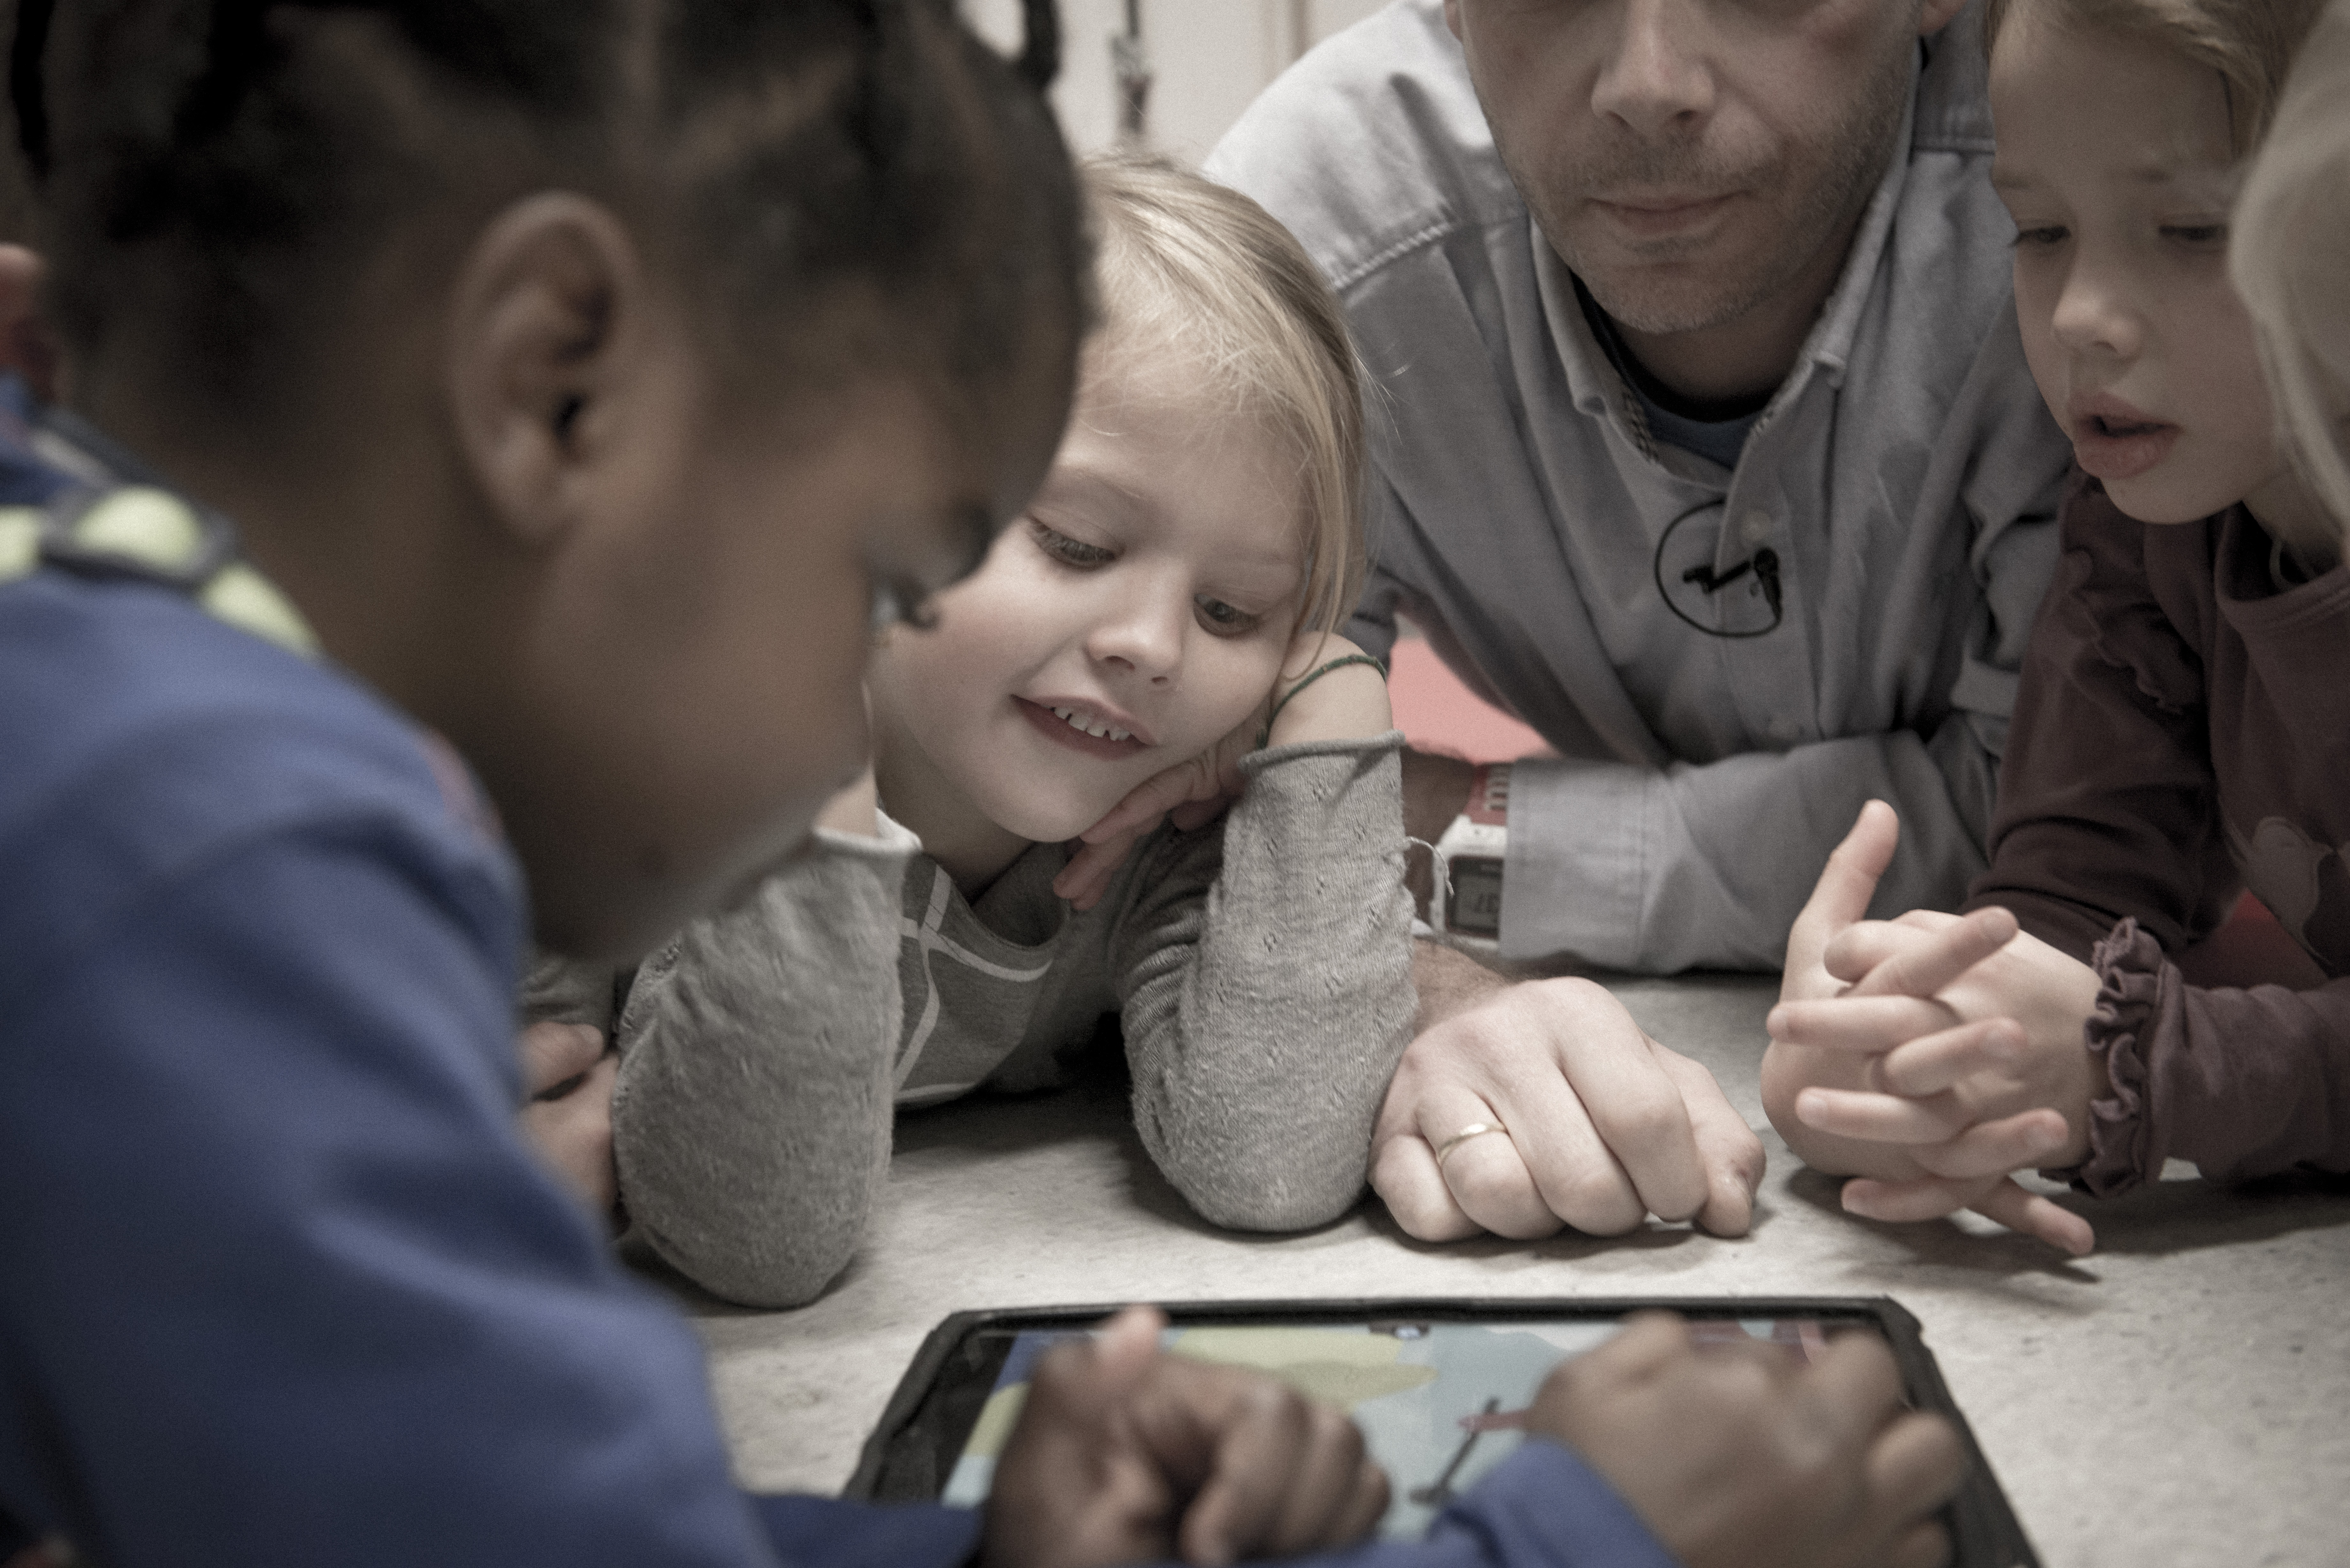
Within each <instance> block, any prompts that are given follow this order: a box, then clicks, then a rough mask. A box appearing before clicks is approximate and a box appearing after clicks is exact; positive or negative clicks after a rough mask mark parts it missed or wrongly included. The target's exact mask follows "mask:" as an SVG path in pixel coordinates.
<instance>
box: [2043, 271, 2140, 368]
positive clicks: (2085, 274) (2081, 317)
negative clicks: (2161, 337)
mask: <svg viewBox="0 0 2350 1568" xmlns="http://www.w3.org/2000/svg"><path fill="white" fill-rule="evenodd" d="M2050 327H2051V329H2052V330H2053V331H2054V333H2055V336H2056V341H2057V342H2058V343H2060V344H2062V345H2063V346H2064V348H2068V349H2070V350H2072V351H2073V352H2074V353H2075V354H2109V355H2112V356H2114V357H2115V358H2122V359H2135V358H2137V355H2138V351H2139V350H2140V349H2141V348H2144V347H2145V346H2146V318H2145V317H2143V316H2142V315H2141V314H2139V312H2138V309H2137V305H2136V303H2135V302H2134V300H2133V299H2132V298H2131V296H2130V293H2129V290H2128V287H2127V286H2126V282H2125V280H2124V279H2123V278H2122V277H2121V276H2120V275H2118V274H2117V273H2116V271H2115V270H2114V269H2112V268H2109V267H2104V266H2095V265H2087V264H2086V263H2078V264H2075V265H2074V267H2073V270H2072V271H2071V272H2070V273H2068V274H2066V275H2065V278H2064V290H2063V292H2062V293H2060V294H2058V295H2057V296H2056V310H2055V316H2054V319H2053V320H2052V321H2051V322H2050Z"/></svg>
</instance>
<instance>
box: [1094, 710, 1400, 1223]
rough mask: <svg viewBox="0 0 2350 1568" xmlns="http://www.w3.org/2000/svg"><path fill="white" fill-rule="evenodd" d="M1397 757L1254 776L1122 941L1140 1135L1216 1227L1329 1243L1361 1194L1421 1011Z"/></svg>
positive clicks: (1289, 761)
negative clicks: (1381, 1113) (1325, 1235)
mask: <svg viewBox="0 0 2350 1568" xmlns="http://www.w3.org/2000/svg"><path fill="white" fill-rule="evenodd" d="M1399 743H1400V737H1399V736H1395V735H1393V734H1392V732H1390V733H1389V734H1388V735H1387V736H1383V737H1381V738H1380V739H1378V740H1377V741H1371V742H1350V743H1336V742H1333V743H1330V744H1329V745H1327V746H1326V747H1325V748H1321V749H1317V750H1315V751H1308V752H1303V753H1297V752H1293V753H1287V754H1285V755H1284V754H1279V753H1275V754H1262V755H1260V757H1259V758H1257V759H1253V760H1252V761H1251V762H1250V763H1249V764H1248V766H1249V768H1250V769H1251V774H1252V776H1251V778H1250V782H1249V787H1248V789H1247V791H1246V793H1245V794H1243V796H1242V797H1241V800H1240V802H1239V804H1238V805H1235V806H1234V808H1233V810H1232V813H1231V815H1229V816H1228V817H1227V818H1226V820H1225V822H1224V825H1223V827H1222V835H1221V839H1218V838H1215V837H1212V836H1210V835H1206V834H1202V835H1200V836H1196V837H1195V838H1193V839H1192V840H1191V841H1189V842H1188V843H1187V842H1185V841H1180V840H1179V841H1170V849H1172V850H1174V851H1176V852H1179V853H1180V854H1181V856H1182V858H1181V859H1180V860H1171V859H1170V860H1169V861H1167V862H1165V863H1163V864H1162V865H1161V866H1158V867H1149V868H1147V871H1146V875H1149V877H1151V881H1150V882H1149V886H1148V889H1147V891H1146V892H1145V893H1144V894H1143V895H1142V897H1141V898H1139V899H1138V900H1137V903H1136V907H1135V908H1134V909H1132V910H1131V911H1130V912H1129V913H1128V915H1127V917H1126V919H1125V920H1124V923H1123V925H1122V927H1121V929H1120V930H1119V931H1118V934H1117V937H1116V939H1115V941H1116V949H1115V955H1114V961H1115V963H1116V965H1117V972H1118V974H1119V976H1120V977H1121V981H1120V983H1121V989H1122V990H1123V991H1124V992H1125V993H1126V998H1127V999H1126V1002H1125V1010H1124V1022H1125V1025H1126V1036H1127V1051H1128V1058H1129V1060H1130V1062H1131V1063H1132V1065H1133V1069H1134V1083H1135V1109H1136V1120H1137V1124H1138V1127H1139V1130H1140V1132H1141V1134H1142V1137H1143V1140H1144V1143H1145V1145H1146V1147H1149V1150H1150V1153H1151V1156H1152V1158H1154V1159H1155V1160H1157V1161H1158V1163H1159V1168H1160V1169H1161V1170H1162V1171H1164V1172H1165V1173H1166V1174H1167V1176H1168V1179H1170V1181H1172V1182H1173V1183H1174V1184H1175V1186H1176V1188H1177V1189H1178V1190H1180V1191H1181V1192H1182V1193H1183V1195H1184V1197H1185V1198H1186V1199H1189V1200H1190V1201H1191V1204H1192V1206H1193V1207H1195V1208H1196V1209H1198V1210H1200V1211H1201V1213H1202V1214H1204V1215H1205V1216H1207V1217H1208V1218H1209V1219H1211V1220H1215V1221H1216V1222H1217V1223H1219V1224H1224V1225H1231V1226H1235V1227H1238V1228H1243V1229H1249V1230H1291V1229H1297V1228H1300V1227H1304V1226H1307V1225H1315V1224H1320V1223H1324V1222H1326V1221H1327V1220H1331V1219H1334V1218H1336V1216H1337V1215H1339V1214H1341V1213H1344V1212H1345V1211H1346V1210H1347V1209H1348V1208H1350V1207H1351V1206H1352V1205H1353V1204H1354V1203H1355V1201H1356V1200H1357V1198H1358V1197H1359V1196H1360V1194H1361V1191H1362V1187H1363V1183H1364V1179H1365V1173H1366V1168H1367V1162H1368V1158H1369V1152H1370V1137H1371V1129H1372V1126H1373V1124H1374V1122H1375V1121H1376V1119H1377V1117H1378V1107H1379V1104H1380V1101H1381V1099H1382V1097H1383V1096H1385V1094H1386V1090H1387V1084H1388V1079H1389V1078H1390V1077H1391V1076H1393V1075H1394V1072H1395V1065H1396V1062H1397V1061H1398V1059H1399V1057H1400V1056H1401V1054H1402V1053H1403V1048H1404V1047H1405V1045H1407V1044H1409V1042H1410V1038H1411V1026H1412V1018H1413V1013H1414V1012H1415V1009H1416V998H1415V994H1414V992H1413V990H1412V981H1411V907H1410V902H1409V895H1408V894H1406V893H1405V892H1404V890H1403V884H1402V847H1403V845H1402V837H1403V836H1402V828H1401V818H1400V806H1399V804H1398V801H1399V796H1398V789H1399V785H1398V782H1397V761H1396V757H1397V751H1398V747H1399ZM1219 847H1221V853H1219Z"/></svg>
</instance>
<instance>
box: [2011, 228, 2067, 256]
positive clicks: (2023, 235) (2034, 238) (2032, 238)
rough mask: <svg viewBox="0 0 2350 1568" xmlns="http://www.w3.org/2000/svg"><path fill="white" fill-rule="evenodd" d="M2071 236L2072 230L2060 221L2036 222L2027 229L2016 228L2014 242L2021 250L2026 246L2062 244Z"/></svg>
mask: <svg viewBox="0 0 2350 1568" xmlns="http://www.w3.org/2000/svg"><path fill="white" fill-rule="evenodd" d="M2071 237H2072V232H2071V231H2070V230H2068V229H2066V228H2065V227H2064V225H2063V224H2062V223H2036V224H2034V225H2033V226H2032V227H2031V228H2028V229H2026V228H2019V229H2017V230H2016V231H2015V244H2016V248H2017V249H2018V250H2022V249H2023V248H2025V247H2027V246H2038V245H2054V244H2063V243H2064V241H2065V240H2067V239H2069V238H2071Z"/></svg>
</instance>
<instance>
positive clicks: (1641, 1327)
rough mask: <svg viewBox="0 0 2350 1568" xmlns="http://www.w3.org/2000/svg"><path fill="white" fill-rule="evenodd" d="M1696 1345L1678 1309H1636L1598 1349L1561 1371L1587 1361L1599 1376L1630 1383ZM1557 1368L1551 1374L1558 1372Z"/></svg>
mask: <svg viewBox="0 0 2350 1568" xmlns="http://www.w3.org/2000/svg"><path fill="white" fill-rule="evenodd" d="M1692 1348H1693V1346H1692V1344H1691V1341H1690V1328H1689V1323H1688V1321H1687V1320H1686V1319H1684V1318H1682V1317H1681V1316H1680V1315H1679V1314H1676V1313H1669V1312H1656V1311H1648V1312H1636V1313H1634V1314H1632V1315H1631V1316H1629V1317H1627V1318H1626V1319H1625V1320H1624V1326H1623V1327H1622V1328H1621V1329H1619V1330H1618V1331H1617V1333H1616V1334H1614V1335H1613V1336H1612V1337H1611V1338H1609V1339H1608V1341H1607V1343H1606V1344H1605V1345H1601V1346H1600V1347H1599V1348H1598V1349H1596V1350H1595V1351H1592V1352H1591V1353H1590V1354H1588V1355H1585V1356H1582V1357H1581V1358H1580V1359H1579V1361H1571V1362H1566V1363H1564V1364H1562V1365H1561V1366H1560V1367H1559V1369H1558V1370H1559V1371H1562V1372H1563V1371H1565V1369H1566V1368H1567V1367H1569V1366H1577V1365H1581V1364H1584V1363H1587V1364H1588V1369H1589V1370H1590V1371H1591V1372H1592V1373H1594V1374H1596V1375H1598V1376H1605V1377H1607V1378H1609V1379H1615V1380H1620V1381H1623V1382H1626V1383H1637V1382H1642V1381H1645V1380H1646V1379H1648V1378H1649V1377H1652V1376H1655V1375H1657V1374H1658V1373H1659V1372H1662V1371H1663V1370H1664V1369H1665V1368H1666V1367H1667V1366H1670V1365H1671V1364H1672V1363H1673V1362H1675V1361H1678V1360H1679V1358H1680V1357H1682V1356H1684V1355H1688V1354H1689V1353H1690V1350H1691V1349H1692ZM1557 1375H1558V1373H1557V1372H1554V1373H1553V1374H1552V1375H1551V1376H1557Z"/></svg>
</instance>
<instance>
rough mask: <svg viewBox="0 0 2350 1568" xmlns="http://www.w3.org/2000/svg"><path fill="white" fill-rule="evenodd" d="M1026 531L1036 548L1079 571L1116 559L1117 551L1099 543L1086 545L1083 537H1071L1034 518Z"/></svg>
mask: <svg viewBox="0 0 2350 1568" xmlns="http://www.w3.org/2000/svg"><path fill="white" fill-rule="evenodd" d="M1028 531H1029V534H1030V535H1032V536H1033V537H1034V538H1035V541H1036V547H1037V548H1038V549H1040V550H1042V551H1044V552H1045V554H1046V555H1048V556H1052V557H1053V559H1055V560H1056V561H1058V562H1060V563H1061V565H1063V566H1075V567H1076V569H1077V570H1079V571H1081V572H1084V571H1091V570H1092V569H1093V568H1094V567H1096V566H1108V565H1109V564H1110V563H1111V562H1112V561H1115V560H1117V559H1118V552H1117V551H1115V550H1106V549H1104V548H1102V547H1101V546H1100V545H1088V544H1087V543H1086V542H1085V541H1084V540H1083V539H1072V538H1070V537H1069V536H1068V535H1066V534H1064V533H1062V532H1060V531H1059V530H1058V529H1055V528H1047V527H1046V526H1045V524H1042V523H1039V522H1037V521H1035V519H1034V518H1031V519H1029V523H1028Z"/></svg>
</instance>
